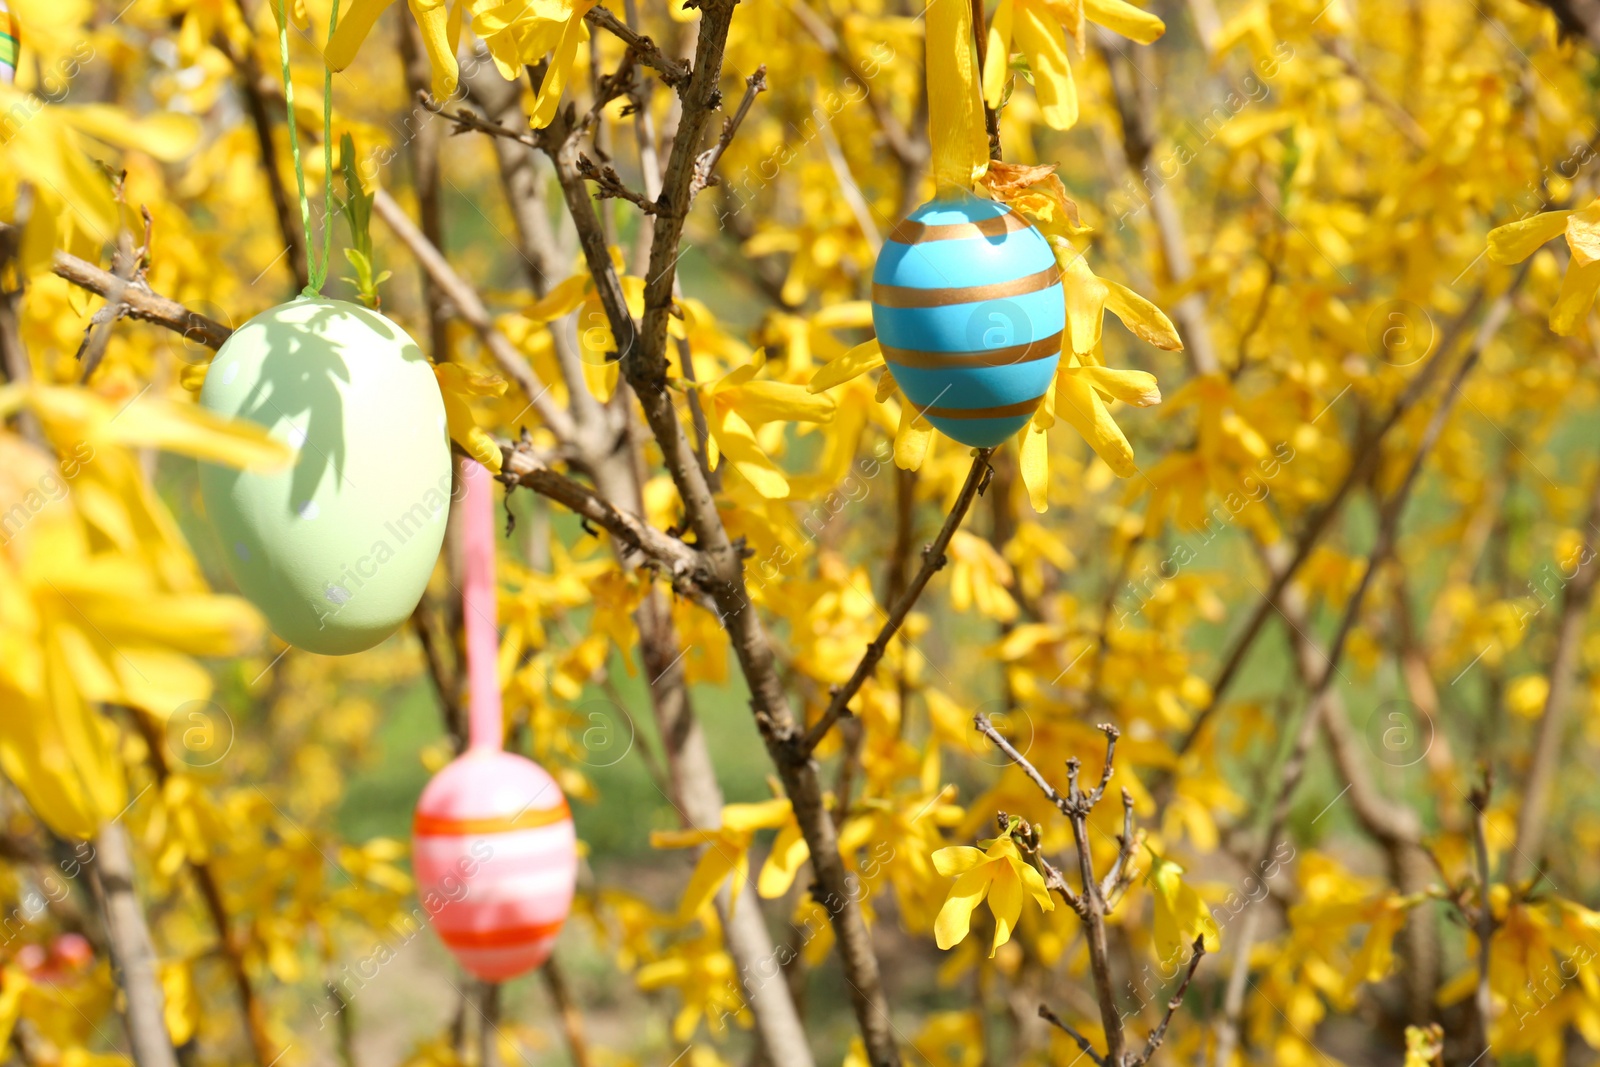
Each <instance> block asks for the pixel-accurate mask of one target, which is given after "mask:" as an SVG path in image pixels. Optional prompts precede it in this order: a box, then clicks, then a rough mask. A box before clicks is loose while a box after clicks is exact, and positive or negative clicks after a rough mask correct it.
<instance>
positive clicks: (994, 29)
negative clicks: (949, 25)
mask: <svg viewBox="0 0 1600 1067" xmlns="http://www.w3.org/2000/svg"><path fill="white" fill-rule="evenodd" d="M1012 15H1013V8H1012V0H1000V6H999V7H997V8H995V11H994V18H992V19H990V20H989V44H988V49H987V50H986V52H985V58H986V60H987V61H986V62H985V63H984V65H983V102H984V103H986V104H988V105H989V107H990V108H997V107H999V106H1000V100H1001V98H1002V97H1003V96H1004V95H1005V90H1006V75H1007V74H1009V73H1010V67H1011V25H1012Z"/></svg>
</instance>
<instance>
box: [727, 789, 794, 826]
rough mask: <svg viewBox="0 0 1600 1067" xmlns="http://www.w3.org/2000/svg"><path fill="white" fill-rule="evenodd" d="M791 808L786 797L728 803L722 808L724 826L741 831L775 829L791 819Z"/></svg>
mask: <svg viewBox="0 0 1600 1067" xmlns="http://www.w3.org/2000/svg"><path fill="white" fill-rule="evenodd" d="M790 810H791V809H790V807H789V801H788V800H787V799H786V798H784V797H776V798H774V799H772V800H762V801H757V802H756V803H754V804H728V805H726V806H724V807H723V809H722V828H723V830H725V831H738V832H740V833H750V832H754V831H756V830H774V829H777V828H778V827H779V826H782V825H783V824H784V823H786V822H788V821H789V814H790Z"/></svg>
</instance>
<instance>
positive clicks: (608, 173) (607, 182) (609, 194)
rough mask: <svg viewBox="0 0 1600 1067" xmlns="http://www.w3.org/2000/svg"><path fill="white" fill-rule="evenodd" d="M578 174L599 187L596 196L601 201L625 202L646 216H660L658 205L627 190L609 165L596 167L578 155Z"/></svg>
mask: <svg viewBox="0 0 1600 1067" xmlns="http://www.w3.org/2000/svg"><path fill="white" fill-rule="evenodd" d="M578 173H579V174H581V175H583V176H584V177H585V178H587V179H588V180H589V181H592V182H594V183H595V184H596V185H597V186H599V187H600V188H599V192H598V193H597V194H596V195H598V196H600V197H601V198H602V199H614V200H626V201H627V202H628V203H630V204H633V205H634V206H635V207H637V208H638V209H639V210H640V211H643V212H644V213H645V214H646V215H659V214H661V205H660V204H658V203H656V202H655V201H654V200H651V199H650V198H649V197H647V196H645V195H644V194H643V193H640V192H636V191H635V190H633V189H630V188H628V186H627V184H626V183H624V182H623V180H622V177H621V175H619V174H618V173H617V168H615V167H613V166H611V165H610V164H609V163H608V164H606V165H605V166H602V167H597V166H595V165H594V162H593V161H592V160H590V159H589V157H588V156H586V155H583V154H582V153H579V155H578Z"/></svg>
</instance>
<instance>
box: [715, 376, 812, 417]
mask: <svg viewBox="0 0 1600 1067" xmlns="http://www.w3.org/2000/svg"><path fill="white" fill-rule="evenodd" d="M815 394H816V390H814V389H807V388H806V387H805V386H803V385H795V384H793V383H792V382H774V381H766V380H763V381H759V382H747V383H745V384H744V385H742V386H740V387H739V389H738V391H737V392H736V393H735V394H734V395H733V396H732V397H730V398H729V399H728V403H730V404H731V405H732V406H733V407H734V408H735V409H737V410H738V412H739V414H740V415H742V416H744V419H745V421H746V422H748V423H750V425H752V426H761V425H764V424H766V423H769V422H827V421H828V420H830V419H832V418H833V413H834V410H835V408H837V407H838V405H837V404H836V403H834V399H833V397H831V396H817V395H815Z"/></svg>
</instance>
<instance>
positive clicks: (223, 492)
mask: <svg viewBox="0 0 1600 1067" xmlns="http://www.w3.org/2000/svg"><path fill="white" fill-rule="evenodd" d="M200 404H201V406H202V407H205V408H207V409H209V410H211V411H213V412H216V413H217V414H219V415H223V416H227V417H237V418H242V419H249V420H250V421H252V422H256V423H260V424H261V425H262V426H265V427H266V428H267V429H268V430H269V431H270V432H271V434H272V436H273V437H275V438H277V439H278V440H280V441H285V442H287V443H288V444H289V445H291V446H292V447H295V448H297V449H299V456H298V457H297V458H296V460H295V462H294V464H293V465H292V466H290V467H287V468H285V469H282V470H278V471H271V472H267V473H255V472H251V471H238V470H231V469H229V468H226V467H218V466H214V465H212V464H206V463H202V464H201V465H200V493H201V496H202V497H203V499H204V500H205V507H206V512H207V514H208V516H209V517H210V520H211V524H212V526H213V527H214V528H215V530H216V532H217V537H218V539H219V540H220V541H221V545H222V550H223V558H224V559H225V560H226V561H227V567H228V571H229V573H230V574H231V575H232V576H233V579H234V581H235V583H237V585H238V586H239V590H240V592H242V593H243V594H244V595H245V596H246V597H248V598H249V599H250V600H251V601H252V602H253V603H254V604H255V605H256V607H258V608H260V609H261V612H262V614H264V615H265V616H266V617H267V622H268V623H269V624H270V625H271V626H272V630H273V632H274V633H276V634H277V635H278V636H279V637H281V638H283V639H284V640H285V641H287V642H289V643H290V644H292V645H296V646H298V647H300V648H303V649H306V650H307V651H310V652H320V653H323V654H325V655H344V654H347V653H351V652H360V651H361V650H363V649H367V648H371V647H372V646H373V645H376V644H377V643H378V642H380V641H382V640H383V639H384V638H385V637H388V636H389V635H390V634H391V633H393V632H394V631H395V630H396V629H397V628H398V627H399V626H400V625H401V624H402V623H404V622H405V621H406V619H407V618H408V617H410V615H411V612H412V610H413V609H414V608H415V607H416V606H417V601H418V600H419V599H421V597H422V590H423V587H424V586H425V585H426V584H427V581H428V577H429V575H430V574H432V573H433V565H434V561H435V560H436V559H437V558H438V556H439V546H440V544H441V543H442V542H443V540H444V527H445V519H446V517H447V515H448V512H449V503H450V472H451V460H450V439H449V434H448V431H447V430H446V427H445V416H444V401H443V400H442V399H441V398H440V396H439V386H438V382H437V381H436V380H435V378H434V376H433V369H432V367H431V366H430V365H429V364H428V361H427V359H426V358H425V357H424V356H423V354H422V350H421V349H419V348H418V347H417V343H416V342H415V341H413V340H412V339H411V338H410V337H409V336H408V335H407V334H406V332H405V331H404V330H402V329H400V327H398V326H396V325H395V324H394V323H392V322H390V321H389V320H388V319H386V318H384V317H383V316H382V315H379V314H377V313H376V312H373V311H369V310H368V309H366V308H364V307H360V306H358V305H355V304H347V303H345V302H344V301H342V300H327V299H323V298H315V299H307V298H301V299H298V300H294V301H291V302H290V303H287V304H280V305H278V306H277V307H275V308H272V309H270V310H268V311H263V312H262V313H261V314H259V315H257V316H256V317H255V318H253V319H251V320H250V321H249V322H247V323H245V324H244V325H243V326H241V327H239V329H238V330H237V331H235V332H234V334H233V336H232V337H230V338H228V340H227V341H226V342H225V343H224V344H223V346H222V348H221V349H220V350H219V351H218V352H217V358H216V359H215V360H213V361H212V364H211V369H210V370H209V371H208V372H207V373H206V380H205V386H204V388H202V389H201V391H200Z"/></svg>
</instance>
